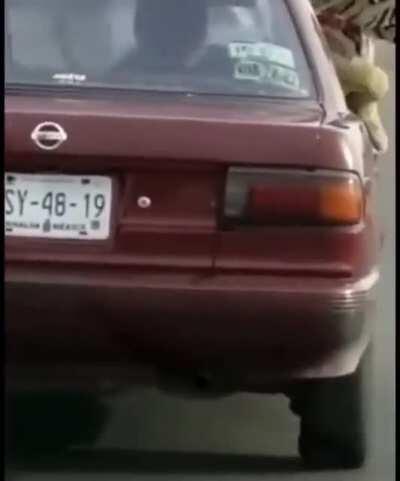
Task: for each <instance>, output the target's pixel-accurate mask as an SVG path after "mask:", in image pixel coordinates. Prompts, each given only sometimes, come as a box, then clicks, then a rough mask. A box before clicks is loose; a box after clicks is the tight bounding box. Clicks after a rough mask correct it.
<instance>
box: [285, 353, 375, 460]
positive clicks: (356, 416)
mask: <svg viewBox="0 0 400 481" xmlns="http://www.w3.org/2000/svg"><path fill="white" fill-rule="evenodd" d="M369 358H370V356H369V353H368V354H366V355H364V359H363V360H362V362H361V364H360V366H359V368H358V369H357V371H356V372H355V373H354V374H352V375H350V376H346V377H342V378H336V379H324V380H318V381H314V382H311V383H309V384H307V385H303V386H302V387H301V388H299V389H297V390H295V392H294V393H292V395H291V409H292V411H293V412H294V413H295V414H297V415H298V416H299V417H300V436H299V442H298V448H299V454H300V456H301V457H302V459H303V462H304V463H305V464H306V466H307V467H311V468H318V469H356V468H359V467H361V466H362V465H363V464H364V462H365V459H366V455H367V414H368V411H369V410H368V409H367V407H368V405H369V399H370V396H369V394H370V393H369V392H368V390H367V389H366V388H367V386H368V378H369V376H371V371H370V369H369V368H370V363H369Z"/></svg>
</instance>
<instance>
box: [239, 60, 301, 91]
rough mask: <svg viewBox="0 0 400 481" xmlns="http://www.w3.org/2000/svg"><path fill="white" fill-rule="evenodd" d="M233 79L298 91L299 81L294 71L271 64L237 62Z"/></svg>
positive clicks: (248, 61)
mask: <svg viewBox="0 0 400 481" xmlns="http://www.w3.org/2000/svg"><path fill="white" fill-rule="evenodd" d="M234 77H235V79H237V80H248V81H253V82H257V83H260V84H273V85H277V86H280V87H284V88H288V89H291V90H296V91H298V90H299V89H300V79H299V76H298V74H297V72H296V71H295V70H293V69H289V68H286V67H282V66H281V65H279V64H274V63H271V62H260V61H257V60H251V59H246V60H239V61H238V62H237V63H236V64H235V69H234Z"/></svg>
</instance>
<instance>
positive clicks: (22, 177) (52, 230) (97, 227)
mask: <svg viewBox="0 0 400 481" xmlns="http://www.w3.org/2000/svg"><path fill="white" fill-rule="evenodd" d="M4 184H5V188H4V196H5V197H4V214H5V215H4V217H5V235H6V236H13V237H38V238H47V239H81V240H85V239H86V240H105V239H107V238H109V236H110V219H111V204H112V181H111V178H109V177H102V176H77V175H37V174H15V173H6V174H5V179H4Z"/></svg>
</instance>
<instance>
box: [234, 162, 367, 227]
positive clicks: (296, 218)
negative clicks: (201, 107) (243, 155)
mask: <svg viewBox="0 0 400 481" xmlns="http://www.w3.org/2000/svg"><path fill="white" fill-rule="evenodd" d="M362 215H363V190H362V184H361V181H360V179H359V177H358V176H357V175H355V174H352V173H337V172H326V171H313V172H303V171H284V170H266V169H255V170H250V169H232V170H231V171H230V172H229V174H228V183H227V191H226V199H225V217H226V218H227V219H228V220H230V221H233V222H236V223H242V224H250V225H272V224H274V225H285V224H286V225H288V224H289V225H295V224H297V225H354V224H357V223H358V222H360V220H361V219H362Z"/></svg>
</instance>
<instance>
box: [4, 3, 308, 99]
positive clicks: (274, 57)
mask: <svg viewBox="0 0 400 481" xmlns="http://www.w3.org/2000/svg"><path fill="white" fill-rule="evenodd" d="M5 32H6V39H5V40H6V82H7V84H19V85H28V84H29V85H41V86H54V87H57V86H59V87H60V88H62V87H65V86H69V87H71V86H72V87H73V88H74V87H76V88H88V87H89V88H90V87H96V88H102V87H103V88H121V89H132V90H152V91H160V92H184V93H194V94H196V93H205V94H224V95H251V96H254V95H256V96H266V97H288V98H308V97H313V96H314V89H313V86H312V80H311V74H310V70H309V67H308V64H307V62H306V59H305V55H304V51H303V49H302V46H301V43H300V41H299V38H298V35H297V33H296V30H295V28H294V25H293V22H292V19H291V16H290V15H289V12H288V9H287V7H286V4H285V2H284V1H283V0H68V1H66V0H6V29H5Z"/></svg>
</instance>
